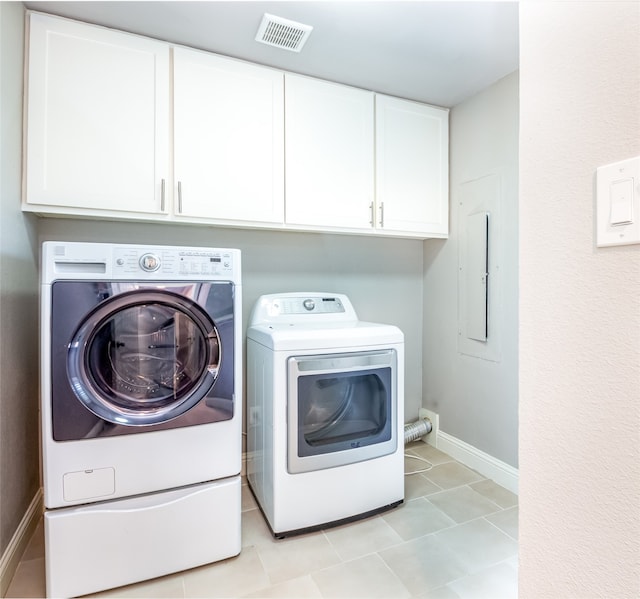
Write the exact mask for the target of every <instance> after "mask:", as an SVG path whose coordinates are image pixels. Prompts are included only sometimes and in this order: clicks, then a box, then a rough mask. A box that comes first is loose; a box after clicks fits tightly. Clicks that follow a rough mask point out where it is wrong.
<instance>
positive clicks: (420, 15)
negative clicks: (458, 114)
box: [25, 0, 518, 106]
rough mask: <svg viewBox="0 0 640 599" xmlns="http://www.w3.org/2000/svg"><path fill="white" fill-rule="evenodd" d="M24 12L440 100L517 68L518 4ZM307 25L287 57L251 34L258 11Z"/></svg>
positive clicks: (43, 6) (110, 7)
mask: <svg viewBox="0 0 640 599" xmlns="http://www.w3.org/2000/svg"><path fill="white" fill-rule="evenodd" d="M25 5H26V6H27V7H28V8H31V9H34V10H40V11H43V12H49V13H54V14H59V15H63V16H68V17H72V18H75V19H79V20H82V21H87V22H91V23H97V24H100V25H105V26H108V27H114V28H117V29H122V30H125V31H130V32H133V33H139V34H142V35H147V36H150V37H154V38H158V39H162V40H166V41H170V42H173V43H177V44H183V45H187V46H191V47H194V48H200V49H203V50H209V51H212V52H217V53H219V54H224V55H227V56H233V57H236V58H241V59H245V60H249V61H252V62H256V63H260V64H264V65H269V66H273V67H276V68H279V69H284V70H288V71H293V72H295V73H302V74H305V75H311V76H314V77H319V78H322V79H328V80H331V81H337V82H339V83H345V84H349V85H353V86H356V87H361V88H364V89H370V90H374V91H378V92H382V93H387V94H390V95H394V96H400V97H404V98H409V99H413V100H418V101H422V102H427V103H430V104H436V105H439V106H454V105H456V104H458V103H459V102H461V101H463V100H465V99H466V98H468V97H470V96H472V95H474V94H475V93H477V92H478V91H480V90H481V89H484V88H485V87H487V86H488V85H490V84H492V83H494V82H495V81H497V80H498V79H500V78H502V77H504V76H505V75H507V74H508V73H511V72H512V71H514V70H516V69H517V68H518V4H517V2H507V1H498V2H482V1H466V2H465V1H454V0H449V1H426V0H425V1H419V0H414V1H403V0H395V1H385V0H379V1H329V0H322V1H313V0H309V1H295V0H292V1H285V2H282V1H281V2H253V1H244V0H236V1H214V2H205V1H199V2H188V1H173V2H55V1H54V2H25ZM265 12H268V13H270V14H273V15H276V16H280V17H284V18H287V19H291V20H293V21H297V22H299V23H304V24H306V25H311V26H312V27H313V28H314V29H313V32H312V33H311V36H310V37H309V40H308V41H307V43H306V45H305V46H304V48H303V49H302V52H300V53H299V54H298V53H293V52H290V51H287V50H282V49H280V48H275V47H272V46H267V45H265V44H261V43H258V42H256V41H255V40H254V38H255V36H256V32H257V30H258V26H259V24H260V21H261V20H262V15H263V14H264V13H265Z"/></svg>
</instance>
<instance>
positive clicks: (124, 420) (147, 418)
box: [67, 290, 221, 426]
mask: <svg viewBox="0 0 640 599" xmlns="http://www.w3.org/2000/svg"><path fill="white" fill-rule="evenodd" d="M220 355H221V348H220V338H219V335H218V332H217V330H216V327H215V325H214V323H213V322H211V319H210V318H209V317H208V315H207V314H206V313H205V312H204V311H203V310H202V308H200V307H199V306H198V305H197V304H196V303H194V302H193V301H191V300H190V299H188V298H186V297H183V296H179V295H177V294H174V293H171V292H167V291H161V290H157V291H148V290H145V291H132V292H129V293H124V294H121V295H118V296H115V297H114V298H112V299H110V300H107V301H105V302H103V303H102V304H100V306H99V307H98V308H97V309H96V310H95V311H93V312H92V313H91V314H89V315H88V316H87V318H86V319H85V320H84V322H83V323H82V324H81V325H80V327H79V328H78V330H77V331H76V333H75V335H74V337H73V339H72V342H71V344H70V346H69V353H68V356H67V371H68V375H69V380H70V381H71V386H72V388H73V391H74V393H75V394H76V396H77V397H78V399H79V400H80V401H81V402H82V403H83V404H84V405H85V406H86V407H87V408H88V409H89V410H91V411H92V412H93V413H94V414H96V415H97V416H99V417H100V418H103V419H104V420H107V421H109V422H113V423H116V424H126V425H132V426H136V425H138V426H142V425H148V424H156V423H159V422H165V421H167V420H171V419H173V418H176V417H177V416H179V415H181V414H183V413H184V412H186V411H187V410H189V409H190V408H191V407H193V406H194V405H196V404H197V403H198V402H199V401H200V400H201V399H202V398H203V397H204V396H205V395H206V394H207V392H208V391H209V389H210V388H211V386H212V385H213V384H214V382H215V379H216V377H217V374H218V372H219V367H220Z"/></svg>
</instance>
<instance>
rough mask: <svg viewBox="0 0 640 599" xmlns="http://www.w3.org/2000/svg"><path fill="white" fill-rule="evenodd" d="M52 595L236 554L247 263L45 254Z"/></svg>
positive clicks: (194, 251) (161, 253)
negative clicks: (243, 275)
mask: <svg viewBox="0 0 640 599" xmlns="http://www.w3.org/2000/svg"><path fill="white" fill-rule="evenodd" d="M41 267H42V268H41V270H42V284H41V417H42V449H43V476H44V504H45V565H46V586H47V595H48V596H56V597H59V596H64V597H69V596H77V595H83V594H87V593H92V592H96V591H100V590H104V589H107V588H113V587H117V586H122V585H126V584H130V583H133V582H138V581H141V580H145V579H149V578H155V577H158V576H162V575H165V574H169V573H172V572H176V571H180V570H184V569H187V568H192V567H195V566H199V565H202V564H206V563H210V562H214V561H217V560H221V559H225V558H227V557H231V556H233V555H237V554H238V553H239V552H240V546H241V538H240V511H241V501H240V486H241V483H240V469H241V458H242V443H241V440H242V432H241V423H242V352H241V348H242V342H241V337H240V335H241V324H240V318H241V316H240V315H241V309H240V306H241V266H240V252H239V251H238V250H232V249H215V248H196V247H171V246H141V245H120V244H103V243H73V242H45V243H44V244H43V252H42V265H41Z"/></svg>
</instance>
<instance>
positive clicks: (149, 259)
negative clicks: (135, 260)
mask: <svg viewBox="0 0 640 599" xmlns="http://www.w3.org/2000/svg"><path fill="white" fill-rule="evenodd" d="M140 268H142V270H146V271H147V272H155V271H156V270H158V269H159V268H160V258H158V256H156V255H155V254H144V255H143V256H142V257H141V258H140Z"/></svg>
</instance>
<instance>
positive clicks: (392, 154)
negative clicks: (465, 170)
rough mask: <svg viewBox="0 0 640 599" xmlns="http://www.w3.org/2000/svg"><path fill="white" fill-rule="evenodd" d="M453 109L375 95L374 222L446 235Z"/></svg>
mask: <svg viewBox="0 0 640 599" xmlns="http://www.w3.org/2000/svg"><path fill="white" fill-rule="evenodd" d="M448 118H449V113H448V110H447V109H445V108H437V107H434V106H427V105H425V104H418V103H416V102H410V101H407V100H401V99H398V98H392V97H389V96H383V95H376V204H377V214H376V226H377V227H379V228H381V229H382V230H384V231H387V230H395V231H404V232H415V233H425V234H428V235H433V236H440V237H445V236H446V235H447V233H448V226H449V201H448V187H449V176H448V172H449V161H448V152H449V127H448V122H449V120H448Z"/></svg>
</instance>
